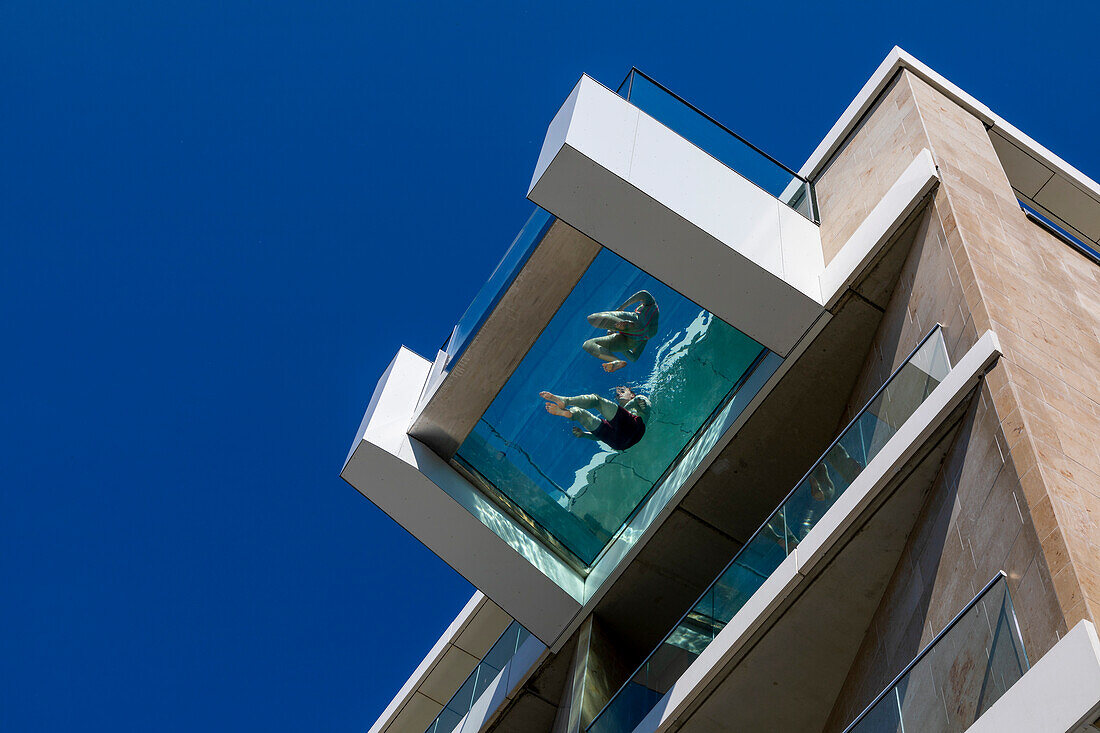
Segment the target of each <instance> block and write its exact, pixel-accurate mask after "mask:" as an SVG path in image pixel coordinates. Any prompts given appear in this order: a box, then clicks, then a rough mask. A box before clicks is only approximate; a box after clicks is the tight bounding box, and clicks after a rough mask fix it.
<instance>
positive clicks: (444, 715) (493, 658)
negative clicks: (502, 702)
mask: <svg viewBox="0 0 1100 733" xmlns="http://www.w3.org/2000/svg"><path fill="white" fill-rule="evenodd" d="M530 635H531V632H529V631H528V630H527V629H525V628H523V627H522V626H520V625H519V624H518V623H516V622H515V621H513V622H512V623H511V624H509V625H508V628H507V629H505V630H504V633H503V634H501V635H500V638H499V639H497V640H496V643H495V644H493V646H492V647H491V648H490V649H489V651H488V652H487V653H486V654H485V657H484V658H483V659H482V660H481V661H480V662H479V663H478V665H477V666H476V667H474V671H473V672H470V676H469V677H467V678H466V681H465V682H463V683H462V686H461V687H459V688H458V692H456V693H455V694H454V695H452V696H451V699H450V700H449V701H448V702H447V704H446V705H444V706H443V710H441V711H440V712H439V715H437V716H436V717H435V720H433V721H432V724H431V725H429V726H428V728H427V730H425V731H424V733H451V731H453V730H454V729H455V726H456V725H458V723H459V721H460V720H462V719H463V718H464V717H465V716H466V713H468V712H470V708H472V707H473V706H474V703H475V702H477V699H478V698H479V697H481V693H483V692H485V690H486V689H488V687H489V685H490V684H492V682H493V680H495V679H496V678H497V675H498V674H500V671H501V670H502V669H504V667H505V665H507V664H508V662H509V660H511V659H512V657H514V656H515V655H516V652H517V651H518V650H519V648H520V645H522V644H523V642H524V641H525V640H526V639H527V637H528V636H530Z"/></svg>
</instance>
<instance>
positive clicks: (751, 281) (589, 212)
mask: <svg viewBox="0 0 1100 733" xmlns="http://www.w3.org/2000/svg"><path fill="white" fill-rule="evenodd" d="M578 86H579V91H578V92H577V98H576V100H575V102H573V103H572V104H573V109H572V113H571V116H570V127H569V129H568V130H567V131H566V132H565V135H564V141H562V139H561V138H562V135H561V133H560V132H558V131H556V132H555V133H554V134H553V135H550V134H548V135H547V139H546V142H545V143H544V145H543V150H542V154H541V155H540V161H541V162H540V163H539V166H540V167H541V168H542V174H541V175H539V176H537V177H536V178H535V179H534V180H533V181H532V185H531V189H530V191H529V192H528V198H530V199H531V200H532V201H534V202H535V203H536V204H538V205H539V206H541V207H543V208H544V209H546V210H548V211H550V212H551V213H553V214H554V215H556V216H558V217H559V218H561V219H562V220H563V221H565V222H567V223H569V224H570V225H571V226H573V227H575V228H576V229H578V230H580V231H582V232H583V233H585V234H586V235H588V236H589V237H591V238H592V239H594V240H595V241H597V242H599V243H600V244H601V245H603V246H605V247H607V248H608V249H611V250H612V251H614V252H616V253H617V254H619V255H620V256H622V257H624V258H625V259H627V260H629V261H630V262H632V263H634V264H635V265H637V266H638V267H640V268H641V269H643V270H645V271H646V272H648V273H650V274H651V275H653V276H654V277H657V278H658V279H660V280H662V281H663V282H665V283H666V284H668V285H669V286H671V287H673V288H675V289H676V290H678V291H680V292H681V293H683V294H684V295H685V296H687V297H689V298H691V299H692V300H694V301H695V302H696V303H698V304H699V305H701V306H703V307H704V308H706V309H707V310H710V311H711V312H712V313H714V314H716V315H718V316H719V317H721V318H722V319H723V320H725V321H727V322H728V323H730V324H731V325H733V326H735V327H737V328H738V329H740V330H741V331H743V332H744V333H746V334H748V335H749V336H751V337H752V338H754V339H756V340H757V341H758V342H760V343H762V344H764V345H765V346H767V347H768V348H769V349H770V350H772V351H775V352H776V353H779V354H781V355H785V354H787V353H789V352H790V349H791V348H792V347H793V345H794V344H795V342H796V341H797V340H798V338H799V337H800V336H802V334H804V333H805V332H806V330H807V329H808V328H809V327H810V325H811V324H812V323H814V322H815V321H816V320H817V317H818V316H819V315H820V314H821V312H822V308H821V303H820V291H819V284H818V283H817V282H816V280H815V278H814V277H812V276H809V275H808V273H809V272H812V268H813V266H814V263H820V257H821V256H820V254H817V255H815V256H813V257H811V258H810V259H809V260H806V262H805V263H804V264H802V266H801V268H795V271H796V272H799V273H800V274H799V276H798V277H795V278H794V281H793V282H788V281H787V280H786V279H784V269H785V262H790V263H792V264H793V263H795V262H796V261H797V262H802V257H801V256H800V253H804V252H806V251H807V250H809V249H812V248H813V247H814V246H816V249H817V250H818V253H819V252H820V240H819V239H815V238H816V237H817V230H816V227H815V226H813V225H812V224H811V225H809V227H806V226H802V225H799V224H790V225H786V226H785V225H783V224H782V222H783V221H784V217H788V216H789V217H800V215H799V214H798V213H796V212H794V211H793V210H790V209H789V207H787V206H786V205H785V204H782V203H780V202H779V200H778V199H776V198H775V197H773V196H771V195H770V194H768V193H767V192H765V191H763V190H762V189H760V188H758V187H757V186H755V185H754V184H752V183H751V182H749V181H748V180H747V179H745V178H744V177H742V176H741V175H740V174H738V173H736V172H734V171H732V170H731V169H729V168H727V167H726V166H725V165H723V164H722V163H720V162H718V161H717V160H716V159H715V158H712V157H711V156H710V155H708V154H706V153H704V152H703V151H702V150H700V149H699V148H697V147H695V146H694V145H693V144H691V143H689V142H688V141H686V140H685V139H683V138H682V137H680V136H679V135H677V134H676V133H675V132H673V131H672V130H670V129H668V128H667V127H664V126H663V125H661V124H659V123H657V122H656V121H654V120H653V119H652V118H650V117H648V116H647V115H645V114H642V113H639V112H638V110H637V109H636V108H635V107H633V105H630V104H629V103H628V102H626V101H625V100H623V99H621V98H620V97H618V96H617V95H615V94H614V93H613V92H611V91H610V90H608V89H606V88H605V87H602V86H600V85H599V84H596V83H595V82H593V81H591V80H590V79H587V78H585V79H582V80H581V83H580V84H579V85H578ZM632 119H636V123H635V124H632V123H631V120H632ZM574 128H576V130H577V131H576V132H574ZM624 145H629V146H630V149H631V151H632V154H631V158H630V160H631V163H630V166H629V169H628V170H623V146H624ZM547 156H549V157H550V158H551V160H550V162H549V163H546V162H545V159H546V157H547ZM792 221H793V220H792ZM784 232H790V233H791V235H792V236H791V244H792V246H793V249H792V252H791V253H790V254H789V256H788V257H787V258H786V259H785V258H784V251H783V248H784V246H785V244H784V242H785V240H784V237H783V235H784ZM818 272H820V267H818Z"/></svg>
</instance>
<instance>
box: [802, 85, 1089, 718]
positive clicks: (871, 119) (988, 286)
mask: <svg viewBox="0 0 1100 733" xmlns="http://www.w3.org/2000/svg"><path fill="white" fill-rule="evenodd" d="M922 147H927V148H928V149H929V150H930V151H931V152H932V154H933V157H934V159H935V160H936V164H937V166H938V167H939V171H940V176H941V185H940V187H939V188H938V189H937V191H936V194H935V196H934V199H933V201H932V202H931V203H930V204H929V205H928V206H927V208H926V209H925V211H924V212H923V213H922V214H921V216H920V218H919V221H918V222H917V223H916V224H915V225H914V226H913V229H914V231H913V244H912V249H911V251H910V253H909V257H908V259H907V261H906V263H905V266H904V268H903V270H902V273H901V275H900V276H899V282H898V284H897V287H896V289H895V291H894V294H893V296H892V299H891V301H890V303H889V304H888V306H887V308H886V312H885V315H884V317H883V320H882V323H881V325H880V328H879V331H878V333H877V334H876V337H875V342H874V346H873V348H872V352H871V357H870V360H869V362H868V364H867V365H866V366H865V368H864V373H863V375H862V376H861V379H860V382H859V384H858V385H857V388H856V390H855V392H854V393H853V395H852V398H851V404H850V411H854V410H856V409H858V407H859V406H860V405H862V404H863V402H864V401H865V400H866V399H867V398H868V396H869V395H870V394H871V393H872V392H873V390H874V389H876V388H877V386H878V385H880V384H881V383H882V381H883V379H884V378H885V376H886V375H887V374H888V373H889V372H890V371H891V370H892V369H893V368H894V367H896V366H897V365H898V364H899V363H900V362H901V360H902V359H904V358H905V356H906V355H907V354H908V353H909V351H910V350H911V349H912V348H913V346H914V345H915V344H916V343H917V341H918V340H919V339H920V338H921V336H923V335H924V334H925V333H927V331H928V330H929V329H930V328H931V327H932V326H933V325H934V324H936V323H937V322H938V323H941V324H943V325H944V327H945V336H946V339H947V343H948V347H949V350H950V352H951V356H952V359H953V361H956V360H958V358H959V357H960V356H961V355H962V354H963V353H965V351H966V349H968V348H969V347H970V345H971V344H973V342H974V340H975V339H976V338H977V336H978V335H979V334H980V333H982V332H984V331H985V330H986V329H992V330H993V331H995V332H996V333H997V335H998V337H999V338H1000V340H1001V345H1002V350H1003V351H1004V357H1003V358H1002V359H1001V360H1000V361H999V362H998V364H997V366H996V367H995V368H994V369H993V370H992V371H991V372H990V373H989V374H988V375H987V377H986V379H985V381H984V383H983V385H982V387H981V390H980V392H979V394H978V395H977V396H976V398H975V400H974V401H973V402H972V404H971V405H970V409H969V411H968V413H967V414H966V416H965V418H964V420H963V422H962V424H961V427H960V430H959V433H958V435H957V436H956V438H955V441H954V444H953V445H952V447H951V450H950V451H949V453H948V456H947V459H946V460H945V462H944V465H943V467H942V469H941V472H940V474H939V476H938V478H937V480H936V485H935V486H934V487H933V489H932V492H931V494H930V496H929V499H928V502H927V504H926V505H925V507H924V508H923V510H922V512H921V514H920V516H919V517H918V518H917V520H916V523H915V526H914V529H913V531H912V534H911V536H910V537H909V540H908V543H907V546H906V549H905V552H904V554H903V556H902V558H901V561H900V563H899V565H898V568H897V570H896V572H895V575H894V577H893V579H892V580H891V581H890V584H889V586H888V588H887V590H886V592H885V594H884V597H883V599H882V601H881V604H880V606H879V608H878V610H877V612H876V614H875V616H874V618H873V620H872V622H871V625H870V627H869V629H868V632H867V635H866V637H865V639H864V642H863V644H862V647H861V649H860V651H859V653H858V655H857V657H856V661H855V662H854V663H853V666H852V668H851V670H850V672H849V676H848V679H847V680H846V682H845V685H844V688H843V689H842V692H841V694H840V696H839V697H838V699H837V702H836V704H835V706H834V709H833V712H832V715H831V717H830V720H829V723H828V725H827V726H826V730H843V728H844V727H845V726H846V725H847V724H848V723H849V722H850V721H851V720H852V718H854V716H855V715H857V714H858V713H859V711H860V710H862V709H863V707H865V706H866V705H867V704H868V703H869V702H870V701H871V700H872V699H873V697H874V696H875V695H876V694H877V693H878V692H879V691H880V690H882V689H883V687H885V685H886V684H888V683H889V682H890V680H891V679H892V678H893V677H894V675H896V674H897V673H898V672H900V671H901V669H902V668H903V667H904V666H905V665H906V664H907V663H908V662H909V661H910V660H911V659H912V658H913V657H914V656H915V655H916V653H917V652H918V651H919V650H920V649H921V648H922V647H923V646H924V645H925V644H927V643H928V641H930V640H931V638H932V636H933V635H934V634H935V633H937V632H938V631H939V630H941V629H942V628H943V626H944V625H945V624H946V623H947V621H948V620H950V618H951V617H952V616H954V615H955V613H956V612H958V611H959V610H960V609H961V608H962V607H963V606H964V605H965V604H966V603H967V602H968V601H969V600H970V599H971V598H972V597H973V596H974V594H975V593H977V591H978V590H979V589H980V588H981V587H982V586H983V585H984V584H985V583H986V582H987V581H988V580H990V579H991V578H992V577H993V575H994V574H995V573H996V572H997V571H998V570H1001V569H1003V570H1005V571H1006V573H1007V574H1008V578H1009V588H1010V592H1011V593H1012V597H1013V601H1014V604H1015V608H1016V612H1017V615H1018V617H1019V621H1020V625H1021V630H1022V633H1023V637H1024V644H1025V647H1026V649H1027V652H1028V655H1029V656H1030V658H1031V661H1032V662H1034V661H1035V660H1036V659H1037V658H1039V657H1040V656H1042V655H1043V654H1044V653H1045V652H1046V651H1047V650H1048V649H1049V648H1050V647H1051V646H1052V645H1053V644H1054V643H1055V642H1056V641H1057V639H1058V638H1059V636H1060V635H1061V634H1064V633H1065V631H1066V629H1067V628H1069V627H1072V626H1073V625H1074V624H1075V623H1076V622H1077V621H1078V620H1079V619H1081V618H1084V617H1089V618H1092V619H1093V620H1094V621H1097V620H1100V615H1098V613H1097V611H1098V610H1100V533H1098V521H1100V445H1098V443H1097V440H1098V438H1100V404H1098V400H1100V340H1098V336H1100V267H1098V266H1097V265H1095V264H1093V263H1092V262H1091V261H1089V260H1088V259H1086V258H1085V257H1084V256H1082V255H1080V254H1079V253H1077V252H1076V251H1074V250H1073V249H1072V248H1070V247H1069V246H1067V245H1066V244H1064V243H1062V242H1060V241H1058V240H1057V239H1055V238H1054V237H1052V236H1051V235H1050V234H1048V233H1047V232H1045V231H1044V230H1043V229H1041V228H1040V227H1038V226H1036V225H1035V224H1033V223H1032V222H1030V221H1028V220H1027V218H1026V217H1025V216H1024V215H1023V213H1022V212H1021V211H1020V208H1019V205H1018V204H1017V202H1016V199H1015V197H1014V196H1013V193H1012V189H1011V187H1010V186H1009V183H1008V180H1007V178H1006V177H1005V173H1004V171H1003V169H1002V168H1001V165H1000V163H999V161H998V159H997V156H996V153H995V151H994V149H993V146H992V143H991V142H990V140H989V136H988V134H987V132H986V130H985V128H984V126H983V125H982V123H981V121H980V120H978V119H977V118H975V117H973V116H972V115H970V114H969V113H967V112H966V111H965V110H963V109H961V108H960V107H959V106H958V105H956V104H955V103H953V102H952V101H950V100H949V99H947V98H946V97H945V96H943V95H942V94H940V93H939V92H938V91H936V90H935V89H933V88H932V87H931V86H929V85H928V84H927V83H926V82H924V81H923V80H922V79H920V78H919V77H918V76H916V75H914V74H912V73H911V72H908V71H902V72H900V73H899V74H898V75H897V77H896V78H895V79H894V81H893V83H892V84H891V85H890V86H889V87H888V88H887V89H886V90H885V91H884V93H883V95H882V97H881V99H880V100H879V101H878V102H877V104H876V105H875V106H874V107H873V108H872V110H871V111H870V113H869V116H868V117H867V118H866V119H865V120H864V121H863V122H862V124H861V125H860V126H859V127H858V128H857V129H856V130H855V131H854V132H853V134H852V135H851V136H850V137H849V139H848V140H847V141H846V143H845V145H844V147H843V148H842V149H841V150H840V151H839V152H838V153H837V154H836V155H835V156H834V158H833V159H832V160H831V161H830V163H829V165H828V166H827V168H826V169H825V171H824V172H823V173H822V175H821V176H820V177H819V180H818V181H817V186H818V195H819V199H820V202H821V210H822V219H823V222H822V237H823V245H824V248H825V252H826V259H827V260H828V259H830V258H831V256H832V255H833V254H835V253H836V251H837V250H838V249H839V248H840V247H841V246H842V245H843V243H844V241H846V240H847V237H848V236H849V235H850V234H851V231H852V230H853V229H854V228H855V226H857V225H858V223H859V221H860V220H861V218H862V217H863V216H864V215H865V214H866V212H867V211H869V210H870V208H871V207H872V206H874V204H875V203H876V202H877V200H878V198H879V197H881V195H882V193H883V192H884V191H885V190H886V188H887V187H888V186H889V182H890V181H891V180H893V177H895V176H896V175H897V171H898V170H900V169H901V168H904V166H905V165H906V164H907V163H908V162H909V161H910V160H912V157H913V156H914V155H915V154H916V152H918V151H919V150H920V149H921V148H922ZM880 169H881V171H883V172H880ZM945 694H947V695H949V694H950V693H949V692H947V693H945ZM946 702H947V703H948V706H949V707H950V705H951V701H950V700H946Z"/></svg>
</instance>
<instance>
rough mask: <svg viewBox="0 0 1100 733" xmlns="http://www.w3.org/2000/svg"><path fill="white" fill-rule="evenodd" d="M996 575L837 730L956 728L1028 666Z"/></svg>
mask: <svg viewBox="0 0 1100 733" xmlns="http://www.w3.org/2000/svg"><path fill="white" fill-rule="evenodd" d="M1028 666H1029V665H1028V660H1027V654H1026V653H1025V652H1024V642H1023V639H1022V638H1021V636H1020V627H1019V625H1018V624H1017V622H1016V614H1015V612H1014V611H1013V610H1012V597H1011V595H1009V592H1008V580H1007V579H1006V577H1005V574H1004V573H1003V572H1002V573H1000V574H998V575H997V576H996V577H995V578H994V579H993V580H991V581H990V582H989V584H988V585H986V587H985V588H983V589H982V590H981V591H980V592H979V593H978V595H977V596H976V597H975V598H974V600H973V601H971V602H970V603H969V604H968V605H967V607H966V608H964V609H963V610H962V611H961V612H960V613H959V615H957V616H956V617H955V618H954V619H952V620H951V621H950V622H949V623H948V624H947V626H946V627H945V628H944V629H943V631H941V632H940V633H939V634H937V635H936V637H935V638H934V639H932V641H931V642H929V643H928V645H927V646H926V647H925V648H924V649H923V650H922V651H921V653H920V654H918V655H917V657H916V658H915V659H914V660H913V661H912V662H910V663H909V665H908V666H906V668H905V669H903V670H902V671H901V673H900V674H899V675H898V676H897V677H896V678H895V679H894V681H893V682H892V683H890V685H889V686H888V687H887V688H886V689H885V690H883V691H882V692H881V693H880V694H879V695H878V696H877V697H876V698H875V699H874V701H873V702H872V703H871V704H870V705H869V706H868V707H867V709H866V710H864V711H863V712H862V713H860V715H859V716H858V717H857V718H856V719H855V720H854V721H852V724H851V725H849V726H848V727H847V728H846V729H845V730H844V733H880V731H907V730H908V731H921V732H922V733H963V731H965V730H967V729H968V728H970V726H971V725H973V724H974V722H975V721H977V720H978V718H979V717H981V715H982V714H983V713H985V711H987V710H989V708H991V707H992V706H993V703H995V702H997V700H999V699H1000V698H1001V696H1002V695H1004V694H1005V693H1006V692H1008V688H1010V687H1012V686H1013V685H1014V684H1016V682H1017V681H1019V680H1020V678H1021V677H1023V676H1024V674H1025V673H1026V672H1027V671H1028Z"/></svg>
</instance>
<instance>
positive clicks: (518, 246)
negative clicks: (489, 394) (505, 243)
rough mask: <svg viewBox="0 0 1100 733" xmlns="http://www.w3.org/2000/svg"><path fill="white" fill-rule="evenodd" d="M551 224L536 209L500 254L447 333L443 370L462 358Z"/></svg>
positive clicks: (548, 216)
mask: <svg viewBox="0 0 1100 733" xmlns="http://www.w3.org/2000/svg"><path fill="white" fill-rule="evenodd" d="M553 223H554V217H553V215H552V214H550V212H548V211H544V210H543V209H539V208H536V209H535V212H534V213H533V214H531V217H530V218H529V219H528V220H527V223H526V224H524V225H523V228H522V229H520V230H519V234H517V235H516V238H515V240H513V242H512V245H511V246H510V247H508V251H507V252H505V253H504V257H503V259H501V261H500V264H498V265H497V267H496V269H495V270H493V274H492V275H490V276H489V279H488V281H486V283H485V284H484V285H482V286H481V290H479V291H478V293H477V295H476V296H474V299H473V302H471V303H470V306H469V307H468V308H467V309H466V312H465V313H463V314H462V318H460V319H459V321H458V325H456V326H455V327H454V330H453V331H452V332H451V337H450V339H448V341H447V344H446V346H445V347H444V349H443V350H444V351H445V352H446V353H447V368H450V366H451V365H452V364H453V363H454V362H455V361H456V360H457V359H458V358H459V357H460V356H462V352H463V351H465V350H466V346H467V345H468V344H469V342H470V339H471V338H472V337H473V335H474V334H476V333H477V332H478V330H480V329H481V327H482V325H483V324H484V323H485V319H486V318H488V317H489V314H490V313H492V312H493V308H495V307H496V304H497V303H498V302H500V298H501V296H502V295H504V291H505V290H507V289H508V286H509V285H511V284H512V281H513V280H515V279H516V275H517V274H519V271H520V270H521V269H523V266H524V264H526V262H527V260H528V259H529V258H530V257H531V253H532V252H534V251H535V248H536V247H538V246H539V242H541V241H542V238H543V237H544V236H546V232H547V231H548V230H549V229H550V225H551V224H553Z"/></svg>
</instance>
